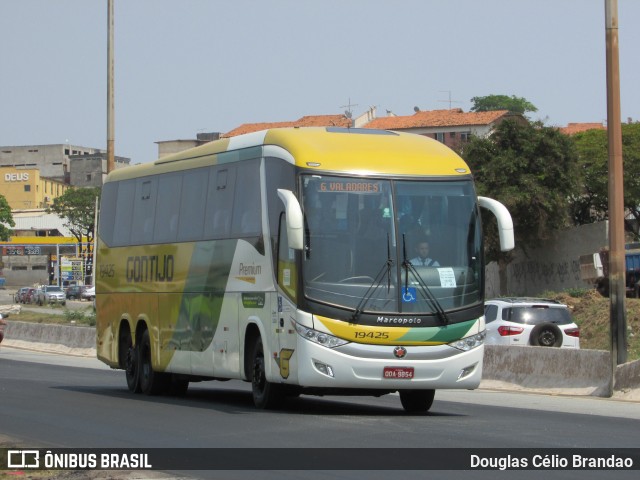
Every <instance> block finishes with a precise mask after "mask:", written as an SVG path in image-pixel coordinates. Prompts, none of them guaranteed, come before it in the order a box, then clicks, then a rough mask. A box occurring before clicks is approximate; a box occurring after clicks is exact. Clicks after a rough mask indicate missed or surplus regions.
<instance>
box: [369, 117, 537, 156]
mask: <svg viewBox="0 0 640 480" xmlns="http://www.w3.org/2000/svg"><path fill="white" fill-rule="evenodd" d="M389 113H390V112H389ZM504 120H516V121H519V122H526V121H527V120H526V119H525V118H524V116H522V115H520V114H517V113H512V112H509V111H508V110H494V111H490V112H463V111H462V109H461V108H453V109H450V110H426V111H423V110H418V109H417V108H416V109H415V113H414V114H413V115H407V116H400V115H394V114H392V113H390V114H389V115H388V116H386V117H379V118H375V119H373V120H371V121H370V122H368V123H367V124H365V125H363V128H376V129H380V130H396V131H402V132H408V133H416V134H418V135H424V136H427V137H431V138H435V139H436V140H438V141H440V142H442V143H444V144H445V145H447V146H448V147H451V148H454V149H455V148H459V147H460V146H461V145H462V144H463V143H465V142H467V141H468V140H469V139H470V138H471V137H472V136H476V137H486V136H488V135H489V134H490V133H491V132H492V131H493V129H494V128H495V127H496V126H497V125H499V124H500V123H501V122H503V121H504Z"/></svg>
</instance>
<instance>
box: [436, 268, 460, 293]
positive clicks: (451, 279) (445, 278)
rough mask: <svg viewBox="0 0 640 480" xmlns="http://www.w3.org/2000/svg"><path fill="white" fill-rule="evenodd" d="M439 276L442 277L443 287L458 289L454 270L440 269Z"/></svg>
mask: <svg viewBox="0 0 640 480" xmlns="http://www.w3.org/2000/svg"><path fill="white" fill-rule="evenodd" d="M438 274H439V275H440V286H441V287H450V288H454V287H456V275H455V273H453V268H438Z"/></svg>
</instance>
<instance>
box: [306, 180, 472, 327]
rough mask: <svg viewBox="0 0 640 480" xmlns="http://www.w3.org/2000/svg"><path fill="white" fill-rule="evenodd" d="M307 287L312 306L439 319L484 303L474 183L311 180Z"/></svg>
mask: <svg viewBox="0 0 640 480" xmlns="http://www.w3.org/2000/svg"><path fill="white" fill-rule="evenodd" d="M302 199H303V208H304V215H305V244H306V250H305V254H304V258H303V268H302V275H303V283H304V288H305V296H306V298H307V299H308V300H310V301H311V302H318V303H320V304H324V305H328V306H335V307H338V308H342V309H344V308H346V309H349V310H353V311H363V312H369V313H376V314H377V313H383V312H384V313H390V314H392V313H412V314H413V313H415V314H424V315H436V314H438V313H440V314H443V313H442V312H446V311H450V310H457V309H461V308H464V307H465V306H470V305H477V304H478V302H480V301H481V300H482V291H483V288H484V286H483V272H482V268H481V265H482V263H481V261H482V258H481V247H482V243H481V238H482V237H481V226H480V219H479V214H478V208H477V200H476V194H475V191H474V188H473V185H472V182H471V179H470V178H469V179H464V180H428V179H425V180H401V179H397V180H390V179H380V178H365V177H355V178H354V177H338V176H322V175H305V176H303V177H302Z"/></svg>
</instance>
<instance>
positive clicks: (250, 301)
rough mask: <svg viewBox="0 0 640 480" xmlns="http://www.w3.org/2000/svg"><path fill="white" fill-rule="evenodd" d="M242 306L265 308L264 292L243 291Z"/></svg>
mask: <svg viewBox="0 0 640 480" xmlns="http://www.w3.org/2000/svg"><path fill="white" fill-rule="evenodd" d="M242 306H243V307H244V308H264V293H243V294H242Z"/></svg>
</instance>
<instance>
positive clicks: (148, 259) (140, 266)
mask: <svg viewBox="0 0 640 480" xmlns="http://www.w3.org/2000/svg"><path fill="white" fill-rule="evenodd" d="M173 271H174V260H173V255H148V256H147V255H143V256H135V257H128V258H127V282H129V283H131V282H133V283H141V282H170V281H172V280H173Z"/></svg>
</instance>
